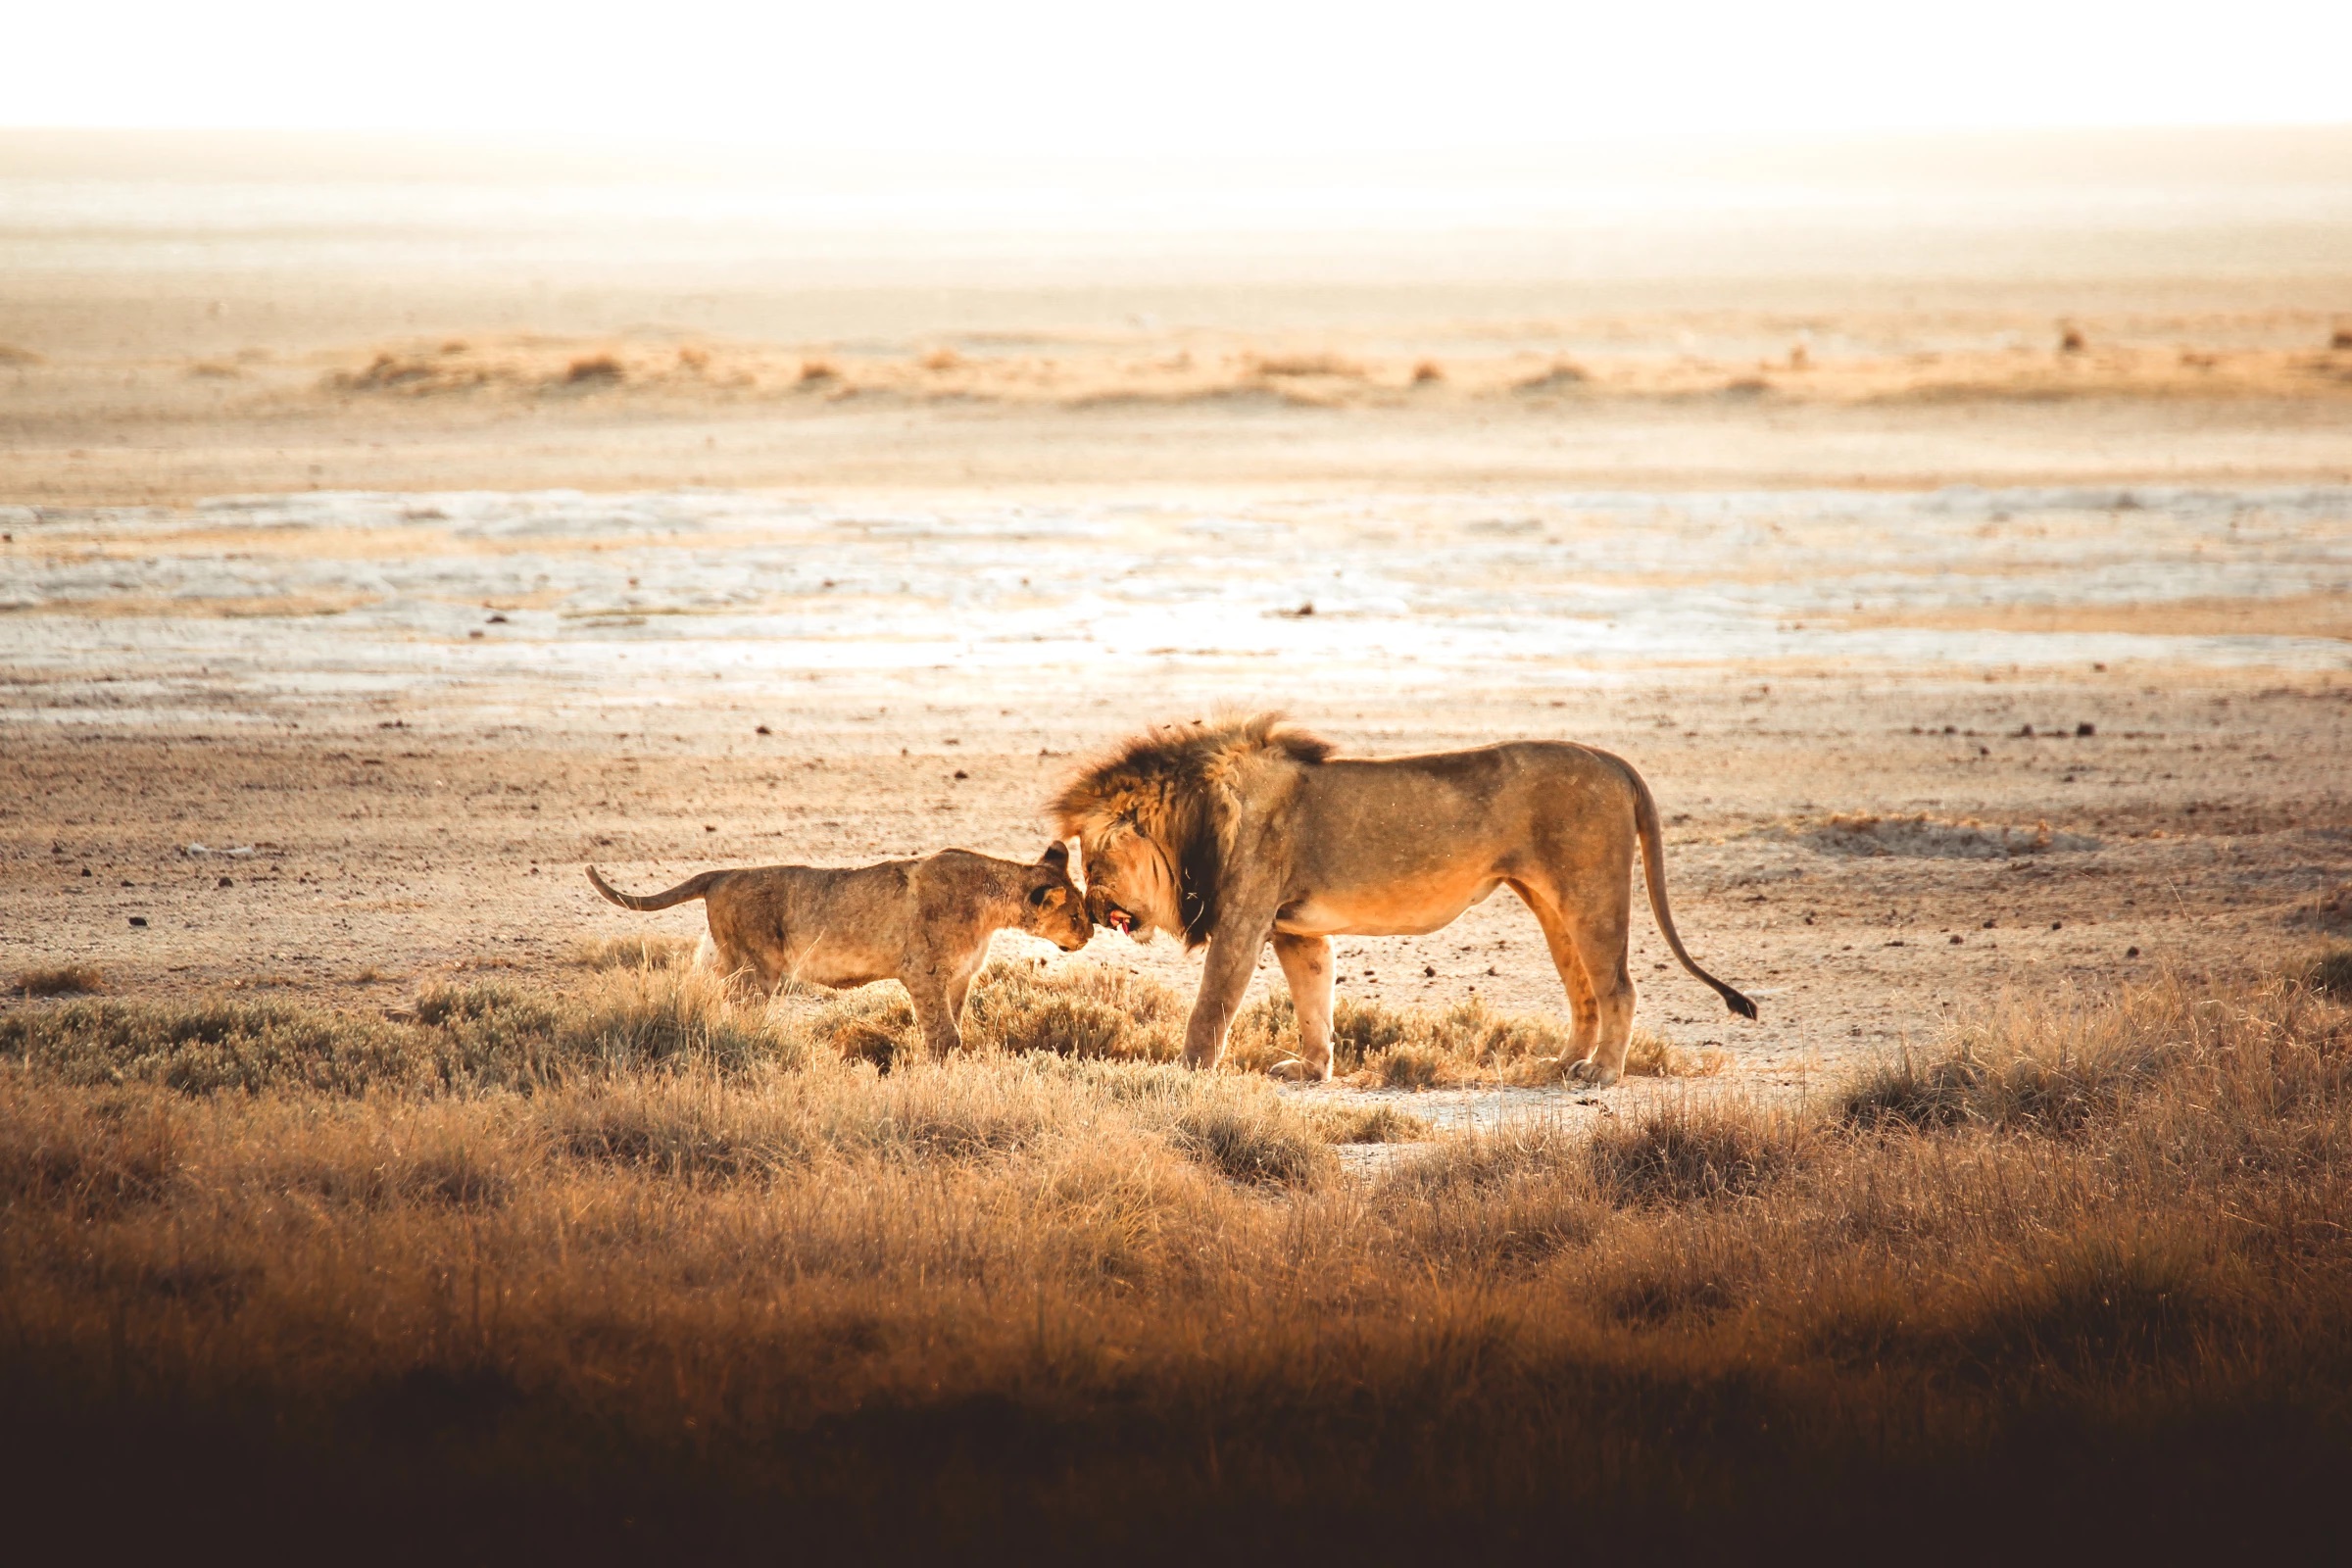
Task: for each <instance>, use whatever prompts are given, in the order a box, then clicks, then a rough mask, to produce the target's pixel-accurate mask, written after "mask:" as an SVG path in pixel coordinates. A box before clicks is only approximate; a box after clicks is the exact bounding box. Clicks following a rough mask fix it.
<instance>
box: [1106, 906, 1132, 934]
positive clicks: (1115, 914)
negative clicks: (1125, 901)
mask: <svg viewBox="0 0 2352 1568" xmlns="http://www.w3.org/2000/svg"><path fill="white" fill-rule="evenodd" d="M1108 919H1109V921H1110V928H1111V929H1112V930H1113V931H1124V930H1126V929H1127V928H1128V927H1129V926H1130V925H1133V924H1134V923H1135V922H1134V921H1133V920H1132V919H1130V918H1129V917H1128V914H1127V911H1126V910H1125V909H1113V910H1111V911H1110V914H1109V916H1108Z"/></svg>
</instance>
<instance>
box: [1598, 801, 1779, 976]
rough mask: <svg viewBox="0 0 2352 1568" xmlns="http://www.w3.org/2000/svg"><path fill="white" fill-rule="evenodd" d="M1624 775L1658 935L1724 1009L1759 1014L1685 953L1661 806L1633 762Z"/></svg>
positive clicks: (1650, 908)
mask: <svg viewBox="0 0 2352 1568" xmlns="http://www.w3.org/2000/svg"><path fill="white" fill-rule="evenodd" d="M1625 776H1626V777H1627V778H1628V779H1629V780H1631V781H1632V783H1633V786H1634V826H1635V827H1636V828H1638V829H1639V830H1640V831H1641V834H1642V873H1643V876H1644V878H1645V879H1646V880H1647V881H1648V883H1649V912H1650V913H1651V914H1653V915H1655V916H1656V917H1657V921H1658V934H1659V935H1660V936H1663V937H1664V938H1665V939H1666V946H1667V947H1669V948H1671V949H1673V950H1674V956H1676V957H1677V958H1679V959H1681V960H1682V964H1683V967H1684V968H1686V969H1688V970H1690V971H1691V973H1692V974H1694V975H1696V976H1697V977H1698V978H1699V979H1701V980H1703V981H1705V982H1706V983H1707V984H1708V985H1710V986H1713V987H1714V988H1715V994H1716V995H1717V996H1719V997H1721V998H1723V1005H1725V1006H1727V1007H1729V1008H1731V1009H1732V1010H1733V1011H1734V1012H1736V1013H1738V1014H1739V1015H1740V1017H1742V1018H1753V1017H1754V1016H1755V1015H1756V1005H1755V1004H1754V1003H1753V1002H1750V1001H1749V1000H1748V999H1747V998H1745V997H1743V996H1741V995H1740V993H1739V992H1737V991H1734V990H1733V989H1732V988H1731V987H1730V986H1727V985H1725V984H1724V983H1723V982H1722V981H1720V980H1718V979H1716V978H1715V977H1714V976H1713V975H1711V974H1709V973H1707V971H1706V970H1704V969H1701V968H1700V967H1699V966H1698V965H1697V964H1696V963H1694V962H1692V961H1691V955H1690V954H1689V953H1688V952H1686V951H1684V948H1683V939H1682V938H1681V937H1680V936H1679V935H1677V934H1676V932H1675V929H1674V916H1673V915H1671V914H1669V913H1667V912H1666V843H1665V840H1663V839H1662V838H1660V837H1659V835H1658V803H1657V802H1655V801H1653V800H1651V799H1650V798H1649V786H1648V785H1647V784H1645V783H1643V782H1642V775H1641V774H1640V773H1637V772H1636V771H1634V767H1633V764H1632V763H1630V762H1628V763H1626V764H1625Z"/></svg>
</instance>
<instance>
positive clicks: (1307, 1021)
mask: <svg viewBox="0 0 2352 1568" xmlns="http://www.w3.org/2000/svg"><path fill="white" fill-rule="evenodd" d="M1274 956H1275V958H1276V959H1278V960H1279V961H1280V962H1281V964H1282V977H1283V979H1284V980H1285V981H1287V982H1289V984H1290V988H1291V1010H1292V1011H1294V1012H1296V1013H1297V1014H1298V1016H1299V1059H1298V1060H1297V1061H1296V1062H1287V1061H1286V1062H1284V1063H1282V1064H1281V1066H1279V1067H1277V1068H1275V1069H1274V1074H1275V1076H1276V1077H1280V1078H1296V1079H1299V1080H1303V1081H1305V1082H1309V1083H1329V1082H1330V1081H1331V989H1332V980H1333V978H1334V972H1333V969H1332V963H1331V941H1330V939H1329V938H1327V937H1293V936H1279V935H1278V936H1276V937H1275V938H1274Z"/></svg>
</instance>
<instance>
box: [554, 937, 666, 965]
mask: <svg viewBox="0 0 2352 1568" xmlns="http://www.w3.org/2000/svg"><path fill="white" fill-rule="evenodd" d="M695 947H696V943H695V941H694V939H692V938H691V937H582V938H580V939H579V940H578V941H576V942H574V943H573V944H572V945H571V949H570V952H569V954H568V955H567V956H568V957H569V958H570V959H571V961H572V962H573V963H576V964H578V965H579V966H580V967H581V968H583V969H677V968H682V967H684V966H685V965H686V964H689V963H691V962H693V961H694V951H695Z"/></svg>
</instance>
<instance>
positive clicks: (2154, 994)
mask: <svg viewBox="0 0 2352 1568" xmlns="http://www.w3.org/2000/svg"><path fill="white" fill-rule="evenodd" d="M2151 1015H2164V1016H2180V1015H2183V1014H2182V1008H2181V1006H2180V996H2179V994H2178V984H2177V983H2176V982H2169V981H2168V982H2165V983H2163V984H2161V985H2159V986H2158V987H2156V988H2153V989H2139V990H2133V991H2127V992H2120V993H2115V994H2113V995H2110V996H2109V997H2107V998H2105V999H2103V1000H2100V1001H2095V1002H2089V1003H2084V1004H2082V1005H2077V1006H2075V1007H2072V1008H2070V1009H2068V1010H2067V1011H2065V1012H2064V1013H2062V1014H2059V1015H2057V1016H2056V1017H2053V1016H2052V1014H2051V1012H2050V1009H2049V1007H2048V1005H2046V1003H2045V1002H2043V1001H2041V1000H2039V999H2031V1000H2029V999H2023V998H2016V997H2011V998H2005V999H2003V1000H2002V1001H2000V1002H1999V1003H1997V1004H1995V1005H1994V1006H1993V1007H1991V1008H1990V1009H1989V1010H1988V1011H1986V1012H1985V1013H1984V1014H1982V1015H1981V1016H1979V1017H1978V1018H1976V1019H1974V1020H1972V1021H1970V1022H1968V1023H1966V1024H1964V1025H1962V1026H1961V1027H1960V1029H1959V1031H1958V1033H1957V1036H1956V1038H1955V1039H1954V1040H1953V1042H1952V1043H1951V1044H1950V1045H1949V1046H1948V1047H1946V1048H1945V1049H1943V1050H1940V1051H1938V1052H1936V1053H1935V1054H1931V1055H1928V1056H1925V1057H1922V1056H1919V1055H1915V1054H1912V1053H1909V1052H1905V1053H1903V1054H1900V1055H1898V1056H1896V1057H1895V1058H1894V1059H1892V1060H1890V1061H1887V1062H1884V1063H1882V1064H1880V1065H1879V1066H1877V1067H1875V1068H1872V1069H1869V1070H1867V1071H1865V1072H1862V1073H1860V1074H1858V1075H1857V1076H1856V1077H1855V1078H1854V1080H1853V1081H1852V1082H1851V1083H1849V1084H1848V1085H1847V1087H1846V1089H1845V1091H1844V1097H1843V1100H1842V1101H1841V1103H1840V1105H1839V1112H1838V1113H1839V1115H1840V1116H1841V1117H1842V1118H1843V1119H1844V1120H1845V1121H1847V1122H1849V1123H1851V1124H1853V1125H1855V1126H1858V1127H1880V1126H1886V1125H1889V1124H1894V1125H1900V1126H1903V1127H1909V1128H1936V1127H1955V1126H1962V1125H1976V1126H1985V1127H1995V1128H2027V1129H2032V1130H2034V1131H2040V1132H2051V1133H2071V1132H2076V1131H2079V1130H2080V1129H2082V1127H2083V1126H2084V1125H2085V1124H2087V1123H2088V1122H2089V1121H2091V1120H2092V1119H2093V1118H2094V1117H2097V1116H2100V1115H2104V1114H2110V1113H2112V1112H2113V1111H2114V1110H2115V1109H2116V1108H2117V1107H2118V1106H2120V1105H2121V1104H2122V1103H2124V1102H2125V1101H2126V1100H2128V1099H2129V1098H2130V1097H2131V1095H2132V1094H2133V1093H2135V1092H2136V1091H2137V1090H2138V1089H2140V1088H2141V1087H2142V1086H2144V1085H2145V1084H2147V1083H2148V1082H2149V1081H2150V1080H2151V1079H2152V1078H2153V1077H2154V1076H2155V1075H2156V1073H2157V1072H2158V1070H2159V1068H2160V1067H2161V1066H2162V1065H2163V1064H2164V1063H2165V1062H2166V1061H2167V1060H2169V1059H2170V1058H2171V1053H2172V1051H2173V1050H2174V1049H2175V1048H2176V1047H2177V1046H2178V1044H2179V1043H2178V1042H2175V1041H2169V1040H2166V1039H2164V1038H2162V1035H2161V1033H2160V1032H2159V1031H2157V1030H2154V1029H2151V1028H2150V1027H2149V1025H2150V1022H2151ZM2186 1016H2188V1017H2189V1018H2190V1019H2191V1021H2192V1022H2193V1021H2194V1019H2195V1014H2194V1013H2193V1012H2190V1013H2187V1014H2186ZM2200 1033H2204V1031H2200Z"/></svg>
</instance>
